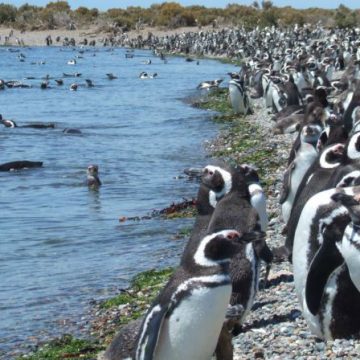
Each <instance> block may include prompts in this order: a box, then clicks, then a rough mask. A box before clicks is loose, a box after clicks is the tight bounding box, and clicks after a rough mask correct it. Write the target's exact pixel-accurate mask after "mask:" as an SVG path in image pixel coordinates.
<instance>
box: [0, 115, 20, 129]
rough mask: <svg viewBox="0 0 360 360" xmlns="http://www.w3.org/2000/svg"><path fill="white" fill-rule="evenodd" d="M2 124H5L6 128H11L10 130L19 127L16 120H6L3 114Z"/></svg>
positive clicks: (0, 121)
mask: <svg viewBox="0 0 360 360" xmlns="http://www.w3.org/2000/svg"><path fill="white" fill-rule="evenodd" d="M0 123H1V124H3V125H4V126H5V127H9V128H15V127H17V125H16V122H15V121H14V120H7V119H4V118H3V117H2V115H1V114H0Z"/></svg>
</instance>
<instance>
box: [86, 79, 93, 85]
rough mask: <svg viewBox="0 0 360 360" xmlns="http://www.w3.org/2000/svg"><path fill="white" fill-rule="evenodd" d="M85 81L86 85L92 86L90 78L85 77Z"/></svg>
mask: <svg viewBox="0 0 360 360" xmlns="http://www.w3.org/2000/svg"><path fill="white" fill-rule="evenodd" d="M85 82H86V86H87V87H94V86H95V85H94V83H93V82H92V80H90V79H85Z"/></svg>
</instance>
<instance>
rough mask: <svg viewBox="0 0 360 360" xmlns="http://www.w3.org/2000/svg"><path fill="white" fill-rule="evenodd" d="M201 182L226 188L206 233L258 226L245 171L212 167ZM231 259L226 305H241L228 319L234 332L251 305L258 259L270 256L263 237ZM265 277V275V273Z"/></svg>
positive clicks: (214, 187)
mask: <svg viewBox="0 0 360 360" xmlns="http://www.w3.org/2000/svg"><path fill="white" fill-rule="evenodd" d="M203 182H204V184H205V185H206V186H208V187H209V188H210V189H211V190H215V189H217V188H218V187H219V185H220V186H221V185H222V184H223V183H225V184H226V185H225V186H223V187H224V188H225V189H227V191H226V193H225V194H224V196H223V197H222V198H221V199H220V200H219V201H218V203H217V204H216V207H215V211H214V213H213V215H212V218H211V221H210V223H209V226H208V232H209V233H213V232H217V231H221V230H224V229H228V228H234V229H236V230H237V231H239V232H240V233H245V232H249V231H253V230H257V229H260V224H259V216H258V213H257V211H256V209H254V208H253V207H252V205H251V203H250V193H249V189H248V186H247V183H246V178H245V171H244V169H242V168H241V167H238V168H234V167H230V168H229V169H228V170H225V169H221V170H218V169H216V167H214V168H213V171H209V172H208V174H207V175H206V176H205V177H204V179H203ZM242 250H243V251H240V252H239V253H238V254H237V255H236V256H235V257H234V258H233V259H232V261H231V265H230V274H231V281H232V295H231V300H230V305H231V306H232V307H234V306H237V305H241V307H242V308H243V312H242V314H240V315H239V316H238V317H237V319H234V320H229V326H228V327H229V329H230V330H231V331H232V332H233V334H234V335H237V334H238V333H239V332H240V329H241V323H242V322H243V320H244V318H245V317H246V315H247V314H248V312H249V311H250V309H251V306H252V304H253V301H254V298H255V295H256V292H257V290H258V283H259V270H260V260H263V261H264V262H265V263H266V264H267V273H268V271H269V270H270V266H269V264H270V263H271V261H272V258H273V255H272V252H271V250H270V249H269V248H268V246H267V244H266V242H265V239H264V238H262V239H261V240H259V241H254V242H251V243H249V244H247V246H246V247H245V248H243V249H242ZM266 277H267V274H266Z"/></svg>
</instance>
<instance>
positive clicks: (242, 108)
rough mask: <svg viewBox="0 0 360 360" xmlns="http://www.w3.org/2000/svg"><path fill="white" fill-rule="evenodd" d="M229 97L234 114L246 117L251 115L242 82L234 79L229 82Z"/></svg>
mask: <svg viewBox="0 0 360 360" xmlns="http://www.w3.org/2000/svg"><path fill="white" fill-rule="evenodd" d="M229 97H230V102H231V106H232V108H233V111H234V113H235V114H242V115H248V114H251V113H252V110H251V105H250V101H249V98H248V96H247V94H246V90H245V86H244V81H243V80H241V79H235V78H234V79H231V80H230V81H229Z"/></svg>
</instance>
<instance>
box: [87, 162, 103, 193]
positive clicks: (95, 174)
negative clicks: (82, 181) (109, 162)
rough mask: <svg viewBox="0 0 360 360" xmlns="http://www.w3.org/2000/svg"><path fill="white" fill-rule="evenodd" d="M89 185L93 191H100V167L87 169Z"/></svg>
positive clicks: (94, 166)
mask: <svg viewBox="0 0 360 360" xmlns="http://www.w3.org/2000/svg"><path fill="white" fill-rule="evenodd" d="M87 185H88V187H89V188H91V189H95V190H96V189H98V188H99V187H100V186H101V181H100V178H99V167H98V166H97V165H89V166H88V168H87Z"/></svg>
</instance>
